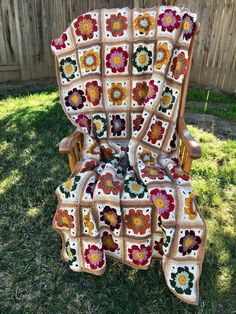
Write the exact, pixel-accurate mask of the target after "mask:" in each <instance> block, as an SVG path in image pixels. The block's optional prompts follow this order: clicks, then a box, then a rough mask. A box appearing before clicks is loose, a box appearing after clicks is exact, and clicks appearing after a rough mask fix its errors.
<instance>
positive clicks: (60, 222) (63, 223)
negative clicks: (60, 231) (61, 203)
mask: <svg viewBox="0 0 236 314" xmlns="http://www.w3.org/2000/svg"><path fill="white" fill-rule="evenodd" d="M55 221H56V224H57V226H58V227H60V228H63V227H65V228H69V229H70V228H73V227H74V224H73V222H74V217H73V216H71V215H69V214H68V210H61V209H59V210H58V211H57V213H56V216H55Z"/></svg>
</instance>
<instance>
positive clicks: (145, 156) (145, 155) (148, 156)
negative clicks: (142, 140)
mask: <svg viewBox="0 0 236 314" xmlns="http://www.w3.org/2000/svg"><path fill="white" fill-rule="evenodd" d="M138 157H139V158H140V159H141V160H142V162H143V163H144V164H145V165H154V164H155V159H154V158H153V156H152V153H151V152H150V150H147V149H144V150H143V151H142V153H139V154H138Z"/></svg>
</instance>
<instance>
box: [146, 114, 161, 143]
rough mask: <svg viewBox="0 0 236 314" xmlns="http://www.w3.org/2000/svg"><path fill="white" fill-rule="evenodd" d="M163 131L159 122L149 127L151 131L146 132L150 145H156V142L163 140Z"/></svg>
mask: <svg viewBox="0 0 236 314" xmlns="http://www.w3.org/2000/svg"><path fill="white" fill-rule="evenodd" d="M164 131H165V129H164V128H163V126H162V122H161V121H159V120H158V121H157V122H155V123H153V124H152V125H151V130H150V131H148V134H147V135H148V141H149V142H151V143H152V144H156V142H157V141H160V140H161V139H162V138H163V134H164Z"/></svg>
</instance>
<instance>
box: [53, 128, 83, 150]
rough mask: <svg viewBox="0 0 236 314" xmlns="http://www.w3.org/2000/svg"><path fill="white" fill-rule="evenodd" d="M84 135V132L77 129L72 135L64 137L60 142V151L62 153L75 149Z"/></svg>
mask: <svg viewBox="0 0 236 314" xmlns="http://www.w3.org/2000/svg"><path fill="white" fill-rule="evenodd" d="M81 137H82V133H80V132H78V131H75V132H73V133H72V134H71V135H69V136H67V137H64V138H63V139H62V140H61V142H60V144H59V152H60V153H61V154H68V153H70V152H72V151H73V148H74V146H75V144H76V143H78V142H79V140H80V139H81Z"/></svg>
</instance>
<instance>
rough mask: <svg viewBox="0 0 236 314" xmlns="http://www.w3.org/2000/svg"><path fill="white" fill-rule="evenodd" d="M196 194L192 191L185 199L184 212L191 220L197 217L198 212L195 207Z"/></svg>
mask: <svg viewBox="0 0 236 314" xmlns="http://www.w3.org/2000/svg"><path fill="white" fill-rule="evenodd" d="M193 202H194V194H193V193H190V194H189V197H188V198H186V199H185V207H184V212H185V214H186V215H188V218H189V220H195V219H196V218H197V212H195V210H194V209H193Z"/></svg>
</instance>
